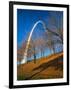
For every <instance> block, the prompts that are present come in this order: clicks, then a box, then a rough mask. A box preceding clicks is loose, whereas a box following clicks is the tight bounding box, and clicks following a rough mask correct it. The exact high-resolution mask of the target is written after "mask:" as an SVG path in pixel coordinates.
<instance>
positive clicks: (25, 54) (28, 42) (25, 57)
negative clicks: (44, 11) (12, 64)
mask: <svg viewBox="0 0 71 90" xmlns="http://www.w3.org/2000/svg"><path fill="white" fill-rule="evenodd" d="M39 23H41V24H42V25H43V27H44V30H45V31H46V27H45V24H44V22H43V21H41V20H39V21H37V22H36V23H35V24H34V26H33V28H32V30H31V32H30V35H29V37H28V40H27V44H26V48H25V51H24V58H23V60H22V62H21V64H23V63H26V62H27V51H28V47H29V44H30V40H31V37H32V34H33V31H34V29H35V28H36V26H37V25H38V24H39Z"/></svg>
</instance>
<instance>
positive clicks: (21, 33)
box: [17, 9, 63, 47]
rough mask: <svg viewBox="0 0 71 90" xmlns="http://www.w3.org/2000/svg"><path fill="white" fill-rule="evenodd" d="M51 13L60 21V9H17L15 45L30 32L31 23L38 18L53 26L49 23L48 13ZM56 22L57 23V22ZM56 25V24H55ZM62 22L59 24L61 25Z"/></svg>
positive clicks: (48, 25)
mask: <svg viewBox="0 0 71 90" xmlns="http://www.w3.org/2000/svg"><path fill="white" fill-rule="evenodd" d="M49 13H51V14H52V15H53V16H54V17H55V18H56V20H57V21H58V22H59V24H61V23H60V20H61V18H62V19H63V12H61V11H57V12H56V11H40V10H24V9H17V45H18V47H20V46H21V45H22V42H24V41H25V40H26V38H27V37H28V34H29V33H30V31H31V29H32V27H33V25H34V24H35V22H37V21H38V20H40V19H41V20H43V21H45V23H46V25H47V27H49V28H51V29H52V28H53V26H52V25H50V24H49V20H50V14H49ZM57 24H58V23H57ZM56 26H58V25H56ZM62 26H63V24H61V27H62ZM41 27H42V26H41V25H38V26H37V27H36V29H38V28H41ZM38 32H39V31H38Z"/></svg>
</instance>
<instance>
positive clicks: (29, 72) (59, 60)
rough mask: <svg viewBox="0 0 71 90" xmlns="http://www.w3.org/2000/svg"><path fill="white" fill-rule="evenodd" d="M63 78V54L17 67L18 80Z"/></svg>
mask: <svg viewBox="0 0 71 90" xmlns="http://www.w3.org/2000/svg"><path fill="white" fill-rule="evenodd" d="M62 77H63V52H62V53H57V54H52V55H50V56H48V57H43V58H40V59H38V60H37V61H36V63H34V61H31V62H28V63H26V64H22V65H19V66H18V67H17V79H18V80H28V79H29V80H30V79H53V78H62Z"/></svg>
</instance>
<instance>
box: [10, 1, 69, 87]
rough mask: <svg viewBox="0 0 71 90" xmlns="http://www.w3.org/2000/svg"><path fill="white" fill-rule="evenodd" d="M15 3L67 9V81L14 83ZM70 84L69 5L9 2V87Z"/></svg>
mask: <svg viewBox="0 0 71 90" xmlns="http://www.w3.org/2000/svg"><path fill="white" fill-rule="evenodd" d="M14 5H30V6H32V5H33V6H46V7H62V8H66V9H67V81H66V82H59V83H44V84H37V83H36V84H29V85H27V84H26V85H14V80H13V78H14V77H13V69H14V65H13V57H14V55H13V48H14V46H13V43H14V42H13V40H14V38H15V37H14V29H13V26H14V25H13V6H14ZM59 85H69V5H65V4H49V3H46V4H45V3H31V2H15V1H10V2H9V88H26V87H43V86H59Z"/></svg>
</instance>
